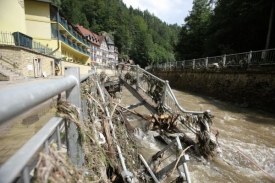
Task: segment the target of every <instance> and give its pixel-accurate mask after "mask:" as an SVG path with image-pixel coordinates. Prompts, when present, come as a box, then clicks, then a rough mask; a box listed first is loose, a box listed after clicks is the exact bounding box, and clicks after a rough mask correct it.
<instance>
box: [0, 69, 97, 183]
mask: <svg viewBox="0 0 275 183" xmlns="http://www.w3.org/2000/svg"><path fill="white" fill-rule="evenodd" d="M79 73H80V72H79V68H77V67H66V68H65V76H66V77H65V78H62V79H56V80H50V81H45V82H41V83H36V84H29V85H23V86H19V87H16V88H9V89H4V90H0V101H1V106H0V125H2V124H4V123H6V122H8V121H9V120H11V119H13V118H14V117H16V116H19V115H20V114H22V113H24V112H25V111H27V110H29V109H31V108H33V107H35V106H37V105H38V104H40V103H42V102H44V101H46V100H48V99H50V98H52V97H54V96H56V95H59V94H61V93H62V92H66V98H67V100H68V101H69V102H70V103H72V104H73V105H75V106H76V107H79V108H81V96H80V82H81V81H84V80H86V79H87V78H88V77H89V76H92V75H93V74H95V73H96V71H95V70H94V71H91V72H90V73H89V74H86V75H82V76H81V77H80V74H79ZM64 121H65V120H64V119H62V118H58V117H54V118H52V119H51V120H50V121H49V122H48V123H47V124H46V125H45V126H44V127H43V128H42V129H41V130H40V131H39V132H38V133H37V134H35V135H34V136H33V137H32V138H31V140H29V141H28V142H27V143H26V144H25V145H23V146H22V147H21V148H20V149H19V150H18V151H17V152H16V153H15V154H14V155H13V156H12V157H11V158H9V159H8V160H7V161H6V162H5V163H4V164H3V165H2V166H1V168H0V182H1V183H2V182H3V183H10V182H13V181H14V180H15V179H16V178H17V176H19V175H20V174H22V176H21V178H22V179H23V182H30V177H29V172H30V171H31V170H29V168H28V167H32V168H33V166H34V165H29V163H30V161H31V160H32V158H33V157H34V156H35V155H36V154H37V153H38V152H39V151H40V150H41V148H43V146H44V150H45V152H46V153H47V152H48V145H49V141H50V140H51V138H54V136H56V137H55V139H56V141H57V144H58V149H60V148H61V142H60V126H61V125H63V122H64ZM66 126H67V125H66V124H65V128H66ZM66 129H67V128H66ZM69 130H70V129H69ZM66 131H67V130H66ZM54 134H56V135H54ZM76 138H77V137H76ZM67 144H68V146H69V147H68V149H69V150H70V151H74V150H75V151H76V149H73V148H70V141H69V142H67ZM75 146H77V145H75V144H74V147H75ZM76 148H78V147H76ZM69 156H70V159H71V160H72V162H73V163H74V164H75V165H76V166H81V164H82V163H83V162H81V161H80V162H78V161H76V160H77V159H79V154H77V153H71V154H69Z"/></svg>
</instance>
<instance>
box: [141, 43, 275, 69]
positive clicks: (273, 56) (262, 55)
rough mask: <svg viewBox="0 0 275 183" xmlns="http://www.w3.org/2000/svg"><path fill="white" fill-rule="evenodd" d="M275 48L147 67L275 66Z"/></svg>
mask: <svg viewBox="0 0 275 183" xmlns="http://www.w3.org/2000/svg"><path fill="white" fill-rule="evenodd" d="M274 65H275V49H274V48H273V49H267V50H259V51H250V52H244V53H237V54H228V55H226V54H225V55H220V56H214V57H206V58H198V59H191V60H184V61H177V62H168V63H163V64H156V65H153V66H148V67H146V68H145V69H146V70H149V69H158V70H174V71H181V70H184V69H193V70H200V69H211V68H215V69H218V68H237V67H239V68H247V67H255V66H262V67H263V66H274Z"/></svg>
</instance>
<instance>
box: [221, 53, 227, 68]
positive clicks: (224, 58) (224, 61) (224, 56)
mask: <svg viewBox="0 0 275 183" xmlns="http://www.w3.org/2000/svg"><path fill="white" fill-rule="evenodd" d="M225 64H226V54H224V55H223V62H222V66H223V67H225Z"/></svg>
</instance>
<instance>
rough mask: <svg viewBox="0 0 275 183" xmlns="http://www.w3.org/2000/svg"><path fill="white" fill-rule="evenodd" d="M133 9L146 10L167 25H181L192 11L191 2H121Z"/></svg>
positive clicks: (125, 0)
mask: <svg viewBox="0 0 275 183" xmlns="http://www.w3.org/2000/svg"><path fill="white" fill-rule="evenodd" d="M123 2H124V3H125V4H126V5H127V6H128V7H129V6H130V5H132V7H133V8H134V9H137V8H139V9H140V10H142V11H144V10H146V9H147V10H148V11H149V12H150V13H151V14H154V15H155V16H156V17H158V18H159V19H161V20H162V21H165V22H166V23H168V24H175V23H177V24H178V25H180V26H181V25H182V24H183V23H184V18H185V17H186V16H187V15H188V14H189V11H191V10H192V5H193V4H192V3H193V0H123Z"/></svg>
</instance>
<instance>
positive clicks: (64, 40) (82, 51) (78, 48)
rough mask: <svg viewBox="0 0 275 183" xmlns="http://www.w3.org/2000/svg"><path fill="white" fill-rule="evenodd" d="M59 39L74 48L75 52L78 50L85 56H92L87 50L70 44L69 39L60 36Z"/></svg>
mask: <svg viewBox="0 0 275 183" xmlns="http://www.w3.org/2000/svg"><path fill="white" fill-rule="evenodd" d="M59 39H60V40H61V41H63V42H64V43H65V44H67V45H68V46H70V47H71V48H73V49H75V50H77V51H79V52H81V53H83V54H85V55H89V54H90V53H89V52H88V51H87V50H85V49H83V48H81V47H79V46H77V45H75V44H74V43H72V42H70V41H69V40H68V39H67V38H65V37H64V36H62V35H59Z"/></svg>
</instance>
